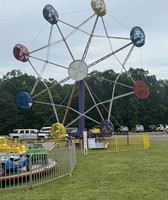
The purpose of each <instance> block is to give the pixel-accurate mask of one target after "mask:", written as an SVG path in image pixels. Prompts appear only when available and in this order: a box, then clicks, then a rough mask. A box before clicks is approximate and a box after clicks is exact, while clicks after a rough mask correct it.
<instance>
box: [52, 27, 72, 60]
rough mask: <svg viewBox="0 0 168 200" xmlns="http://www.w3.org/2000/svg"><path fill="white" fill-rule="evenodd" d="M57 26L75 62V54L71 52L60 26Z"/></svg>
mask: <svg viewBox="0 0 168 200" xmlns="http://www.w3.org/2000/svg"><path fill="white" fill-rule="evenodd" d="M56 25H57V28H58V30H59V32H60V34H61V37H62V39H63V41H64V43H65V45H66V47H67V49H68V51H69V53H70V56H71V58H72V60H75V58H74V56H73V54H72V52H71V50H70V48H69V45H68V43H67V42H66V39H65V37H64V35H63V33H62V31H61V29H60V27H59V26H58V24H56Z"/></svg>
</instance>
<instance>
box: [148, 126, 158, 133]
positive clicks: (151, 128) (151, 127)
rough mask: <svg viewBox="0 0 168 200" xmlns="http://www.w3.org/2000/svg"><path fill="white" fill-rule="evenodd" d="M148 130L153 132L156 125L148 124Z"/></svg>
mask: <svg viewBox="0 0 168 200" xmlns="http://www.w3.org/2000/svg"><path fill="white" fill-rule="evenodd" d="M148 131H149V132H155V131H156V125H149V126H148Z"/></svg>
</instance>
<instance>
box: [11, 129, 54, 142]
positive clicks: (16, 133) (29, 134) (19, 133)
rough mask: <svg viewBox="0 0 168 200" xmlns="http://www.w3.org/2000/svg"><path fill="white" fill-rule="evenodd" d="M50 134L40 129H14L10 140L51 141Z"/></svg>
mask: <svg viewBox="0 0 168 200" xmlns="http://www.w3.org/2000/svg"><path fill="white" fill-rule="evenodd" d="M49 138H50V133H48V132H40V131H39V130H38V129H14V130H13V132H12V133H9V139H45V140H46V139H49Z"/></svg>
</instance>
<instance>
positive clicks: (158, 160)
mask: <svg viewBox="0 0 168 200" xmlns="http://www.w3.org/2000/svg"><path fill="white" fill-rule="evenodd" d="M0 199H2V200H6V199H8V200H9V199H10V200H11V199H14V200H20V199H23V200H43V199H46V200H47V199H48V200H52V199H53V200H168V142H152V143H151V147H150V148H149V149H147V150H136V151H128V152H117V153H106V154H90V155H87V156H84V155H78V156H77V166H76V168H75V170H74V172H73V174H72V176H71V177H70V176H67V177H64V178H61V179H58V180H55V181H52V182H48V183H46V184H42V185H38V186H36V187H33V190H31V191H29V190H28V188H22V189H12V190H2V191H0Z"/></svg>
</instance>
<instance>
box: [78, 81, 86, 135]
mask: <svg viewBox="0 0 168 200" xmlns="http://www.w3.org/2000/svg"><path fill="white" fill-rule="evenodd" d="M78 86H79V88H78V95H79V96H78V106H79V108H78V109H79V112H80V114H81V116H80V118H79V125H78V130H79V134H80V136H83V130H84V127H85V122H84V116H82V114H83V113H84V107H85V102H84V97H85V85H84V81H83V80H82V81H79V82H78Z"/></svg>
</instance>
